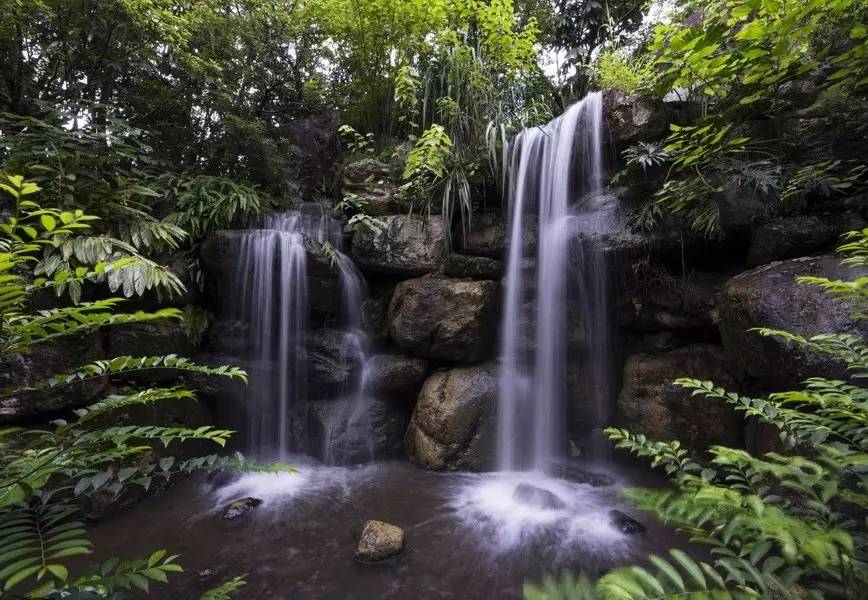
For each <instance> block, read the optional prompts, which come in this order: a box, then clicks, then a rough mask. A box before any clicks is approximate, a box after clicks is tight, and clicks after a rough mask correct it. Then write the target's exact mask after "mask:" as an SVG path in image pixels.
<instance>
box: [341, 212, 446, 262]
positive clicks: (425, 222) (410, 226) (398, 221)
mask: <svg viewBox="0 0 868 600" xmlns="http://www.w3.org/2000/svg"><path fill="white" fill-rule="evenodd" d="M381 221H382V222H383V223H384V225H385V227H384V229H383V230H382V231H377V232H374V231H369V230H367V229H360V230H359V231H357V232H356V234H355V235H354V236H353V245H352V252H353V257H354V258H355V262H356V264H357V265H358V266H359V267H360V268H361V269H363V270H367V271H373V272H377V273H385V274H390V275H400V276H404V277H415V276H418V275H424V274H425V273H432V272H434V271H437V270H439V269H440V268H441V267H442V266H443V263H444V261H445V258H446V254H445V252H446V233H445V229H444V227H443V219H441V218H440V217H438V216H436V215H434V216H430V217H423V216H419V215H394V216H387V217H382V218H381Z"/></svg>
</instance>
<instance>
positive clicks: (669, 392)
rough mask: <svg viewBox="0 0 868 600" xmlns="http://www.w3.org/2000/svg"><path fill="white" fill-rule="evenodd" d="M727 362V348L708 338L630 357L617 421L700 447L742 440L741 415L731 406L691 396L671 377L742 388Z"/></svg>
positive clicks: (653, 435)
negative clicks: (702, 342)
mask: <svg viewBox="0 0 868 600" xmlns="http://www.w3.org/2000/svg"><path fill="white" fill-rule="evenodd" d="M725 364H726V356H725V354H724V353H723V349H722V348H720V347H718V346H713V345H710V344H694V345H691V346H686V347H684V348H679V349H677V350H673V351H671V352H663V353H660V354H634V355H632V356H630V357H628V358H627V361H626V363H625V365H624V378H623V379H624V382H623V387H622V389H621V393H620V395H619V396H618V404H617V408H618V419H617V420H618V423H619V424H620V425H622V426H624V427H627V428H628V429H630V430H632V431H637V432H640V433H643V434H645V435H646V436H647V437H648V438H649V439H652V440H660V441H669V440H680V441H681V442H682V443H683V444H684V445H686V446H688V447H690V448H695V449H697V450H703V449H705V448H707V447H708V446H710V445H712V444H723V445H727V446H735V445H738V443H739V441H740V432H741V419H740V418H739V416H738V414H737V413H736V412H735V411H734V410H733V409H732V408H730V407H729V406H727V405H726V404H725V403H724V402H722V401H717V400H710V399H704V398H703V399H697V398H693V397H691V395H690V391H689V390H684V389H682V388H679V387H677V386H676V385H674V383H673V382H674V381H675V380H676V379H677V378H679V377H695V378H699V379H703V380H706V379H708V380H711V381H714V382H715V383H716V384H717V385H720V386H722V387H724V388H727V389H729V390H731V391H738V389H737V386H736V381H735V379H734V378H733V376H732V375H731V374H730V373H729V372H728V371H727V370H726V367H725Z"/></svg>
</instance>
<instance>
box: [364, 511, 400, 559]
mask: <svg viewBox="0 0 868 600" xmlns="http://www.w3.org/2000/svg"><path fill="white" fill-rule="evenodd" d="M403 548H404V530H403V529H401V528H400V527H396V526H395V525H390V524H389V523H384V522H383V521H374V520H370V521H366V522H365V525H364V527H363V528H362V534H361V536H360V537H359V545H358V547H357V548H356V558H357V559H358V560H361V561H369V562H374V561H380V560H383V559H386V558H389V557H390V556H394V555H395V554H398V553H399V552H400V551H401V550H403Z"/></svg>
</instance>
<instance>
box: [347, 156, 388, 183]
mask: <svg viewBox="0 0 868 600" xmlns="http://www.w3.org/2000/svg"><path fill="white" fill-rule="evenodd" d="M341 175H342V179H343V183H344V187H348V188H350V189H353V190H355V189H365V188H367V187H369V186H370V185H371V184H377V183H380V182H382V181H387V180H388V179H389V177H390V171H389V165H387V164H386V163H384V162H380V161H379V160H377V159H376V158H363V159H361V160H357V161H355V162H351V163H350V164H348V165H346V166H344V168H343V171H342V172H341Z"/></svg>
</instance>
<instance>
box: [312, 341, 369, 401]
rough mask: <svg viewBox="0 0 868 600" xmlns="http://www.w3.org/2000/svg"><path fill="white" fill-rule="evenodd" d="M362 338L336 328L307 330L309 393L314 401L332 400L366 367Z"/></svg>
mask: <svg viewBox="0 0 868 600" xmlns="http://www.w3.org/2000/svg"><path fill="white" fill-rule="evenodd" d="M358 344H359V340H358V339H357V338H356V337H355V336H350V335H347V334H346V333H344V332H342V331H337V330H335V329H311V330H308V331H307V332H306V333H305V349H306V352H307V356H306V361H305V364H306V367H307V386H308V387H307V392H308V398H310V399H312V400H319V399H330V397H331V395H332V394H334V393H335V392H337V391H339V390H340V389H341V388H342V387H343V386H346V385H347V384H349V383H350V382H351V380H352V378H353V377H354V376H355V375H356V374H357V373H358V372H359V371H360V369H361V368H362V364H361V361H360V359H361V354H360V349H359V345H358Z"/></svg>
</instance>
